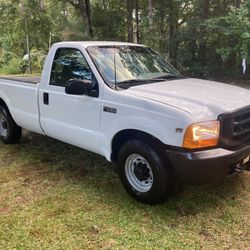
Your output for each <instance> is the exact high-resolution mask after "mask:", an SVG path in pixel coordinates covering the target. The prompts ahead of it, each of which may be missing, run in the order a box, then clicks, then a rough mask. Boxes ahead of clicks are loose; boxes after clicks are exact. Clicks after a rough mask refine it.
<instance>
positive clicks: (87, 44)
mask: <svg viewBox="0 0 250 250" xmlns="http://www.w3.org/2000/svg"><path fill="white" fill-rule="evenodd" d="M54 45H58V46H60V45H64V46H65V45H67V46H70V45H82V46H83V47H84V48H87V47H90V46H119V45H120V46H144V45H142V44H136V43H126V42H111V41H79V42H74V41H72V42H67V41H65V42H59V43H55V44H54Z"/></svg>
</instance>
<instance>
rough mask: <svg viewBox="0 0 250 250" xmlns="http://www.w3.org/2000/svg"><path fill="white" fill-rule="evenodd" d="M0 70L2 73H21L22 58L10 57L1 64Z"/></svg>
mask: <svg viewBox="0 0 250 250" xmlns="http://www.w3.org/2000/svg"><path fill="white" fill-rule="evenodd" d="M0 72H1V73H4V74H10V75H14V74H20V73H23V69H22V59H21V58H12V59H11V60H10V61H9V63H8V64H6V65H4V66H2V68H1V71H0Z"/></svg>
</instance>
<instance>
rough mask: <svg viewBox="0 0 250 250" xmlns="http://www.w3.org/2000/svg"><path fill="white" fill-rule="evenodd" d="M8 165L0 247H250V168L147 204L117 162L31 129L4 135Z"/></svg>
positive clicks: (4, 164) (2, 183) (0, 161)
mask: <svg viewBox="0 0 250 250" xmlns="http://www.w3.org/2000/svg"><path fill="white" fill-rule="evenodd" d="M0 171H1V174H0V249H4V250H5V249H242V250H243V249H249V248H250V192H249V189H250V173H249V172H246V173H243V174H240V175H237V176H230V177H228V178H226V179H225V180H224V181H223V182H222V183H221V184H220V185H218V186H203V187H185V188H179V189H178V190H177V191H176V193H175V196H174V198H172V199H170V200H168V201H167V202H165V203H164V204H161V205H158V206H149V205H143V204H140V203H138V202H136V201H134V200H133V199H132V198H130V197H129V196H128V195H127V194H126V193H125V191H124V190H123V188H122V186H121V183H120V181H119V179H118V176H117V173H116V170H115V166H114V165H113V164H110V163H107V162H106V160H105V159H103V158H102V157H99V156H97V155H95V154H93V153H89V152H87V151H84V150H81V149H78V148H76V147H73V146H70V145H67V144H65V143H62V142H59V141H56V140H53V139H51V138H47V137H44V136H40V135H36V134H33V133H30V132H25V134H24V136H23V138H22V141H21V143H20V144H18V145H3V144H2V143H0Z"/></svg>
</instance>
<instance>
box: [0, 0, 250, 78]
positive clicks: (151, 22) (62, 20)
mask: <svg viewBox="0 0 250 250" xmlns="http://www.w3.org/2000/svg"><path fill="white" fill-rule="evenodd" d="M41 2H44V3H45V7H44V6H43V5H41ZM80 2H81V3H83V5H79V3H80ZM86 2H87V1H85V0H81V1H68V0H59V1H51V0H43V1H41V0H30V1H28V0H23V1H22V3H23V8H20V5H19V3H20V1H18V0H2V1H1V5H0V15H1V19H0V32H1V37H0V51H1V52H0V70H1V67H3V66H6V57H7V54H8V53H13V56H12V57H11V58H10V59H8V60H7V62H10V60H11V59H12V58H22V57H23V56H24V55H25V54H27V44H26V39H27V35H28V37H29V42H30V49H31V50H32V51H33V52H32V53H33V54H34V55H32V56H31V57H32V65H31V66H32V69H33V70H35V71H40V70H41V63H42V61H43V60H42V59H41V58H44V55H45V54H46V53H47V51H48V49H49V45H50V42H51V43H54V42H58V41H62V40H90V39H91V40H112V41H113V40H117V41H126V40H128V39H131V36H130V38H129V37H128V33H129V34H130V33H131V28H132V30H133V34H132V40H133V41H134V42H136V41H137V39H136V35H138V36H139V42H140V43H143V44H146V45H148V46H150V47H152V48H154V49H155V50H157V51H158V52H160V53H161V54H162V55H163V56H164V57H167V58H169V61H170V62H171V63H173V64H174V65H176V66H177V68H178V69H179V70H180V71H182V72H183V73H185V74H187V75H192V76H199V77H205V78H217V77H223V76H227V77H237V78H239V77H241V71H242V68H241V61H242V59H243V58H247V60H248V61H250V58H249V55H250V0H246V1H244V2H243V1H240V0H227V1H221V0H219V1H215V0H176V1H175V0H168V1H162V0H151V1H150V0H131V1H128V0H126V1H119V0H102V1H97V0H92V1H90V6H91V9H90V10H91V12H90V16H91V25H92V30H93V36H91V37H89V36H88V34H89V32H86V29H87V28H86V27H87V26H88V27H89V24H88V25H87V24H86V18H85V17H86V9H85V8H84V4H85V6H86ZM150 2H151V3H152V5H150ZM72 3H73V4H72ZM136 3H137V6H138V8H136ZM77 6H78V7H77ZM81 6H83V7H81ZM150 6H151V7H150ZM131 8H132V9H131ZM150 8H151V9H150ZM131 11H132V13H131ZM84 13H85V14H84ZM136 14H138V23H137V21H136ZM131 15H132V19H133V20H132V23H131V20H130V19H131ZM84 16H85V17H84ZM129 17H130V19H129ZM26 24H27V25H26ZM131 26H132V27H131ZM38 51H40V52H39V53H41V55H37V52H38ZM6 53H7V54H6ZM39 53H38V54H39ZM25 67H27V64H25V63H24V68H25ZM248 71H249V70H248Z"/></svg>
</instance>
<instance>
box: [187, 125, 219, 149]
mask: <svg viewBox="0 0 250 250" xmlns="http://www.w3.org/2000/svg"><path fill="white" fill-rule="evenodd" d="M219 133H220V123H219V121H208V122H201V123H194V124H191V125H190V126H188V128H187V129H186V132H185V135H184V139H183V147H184V148H189V149H194V148H205V147H212V146H216V145H217V144H218V139H219Z"/></svg>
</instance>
